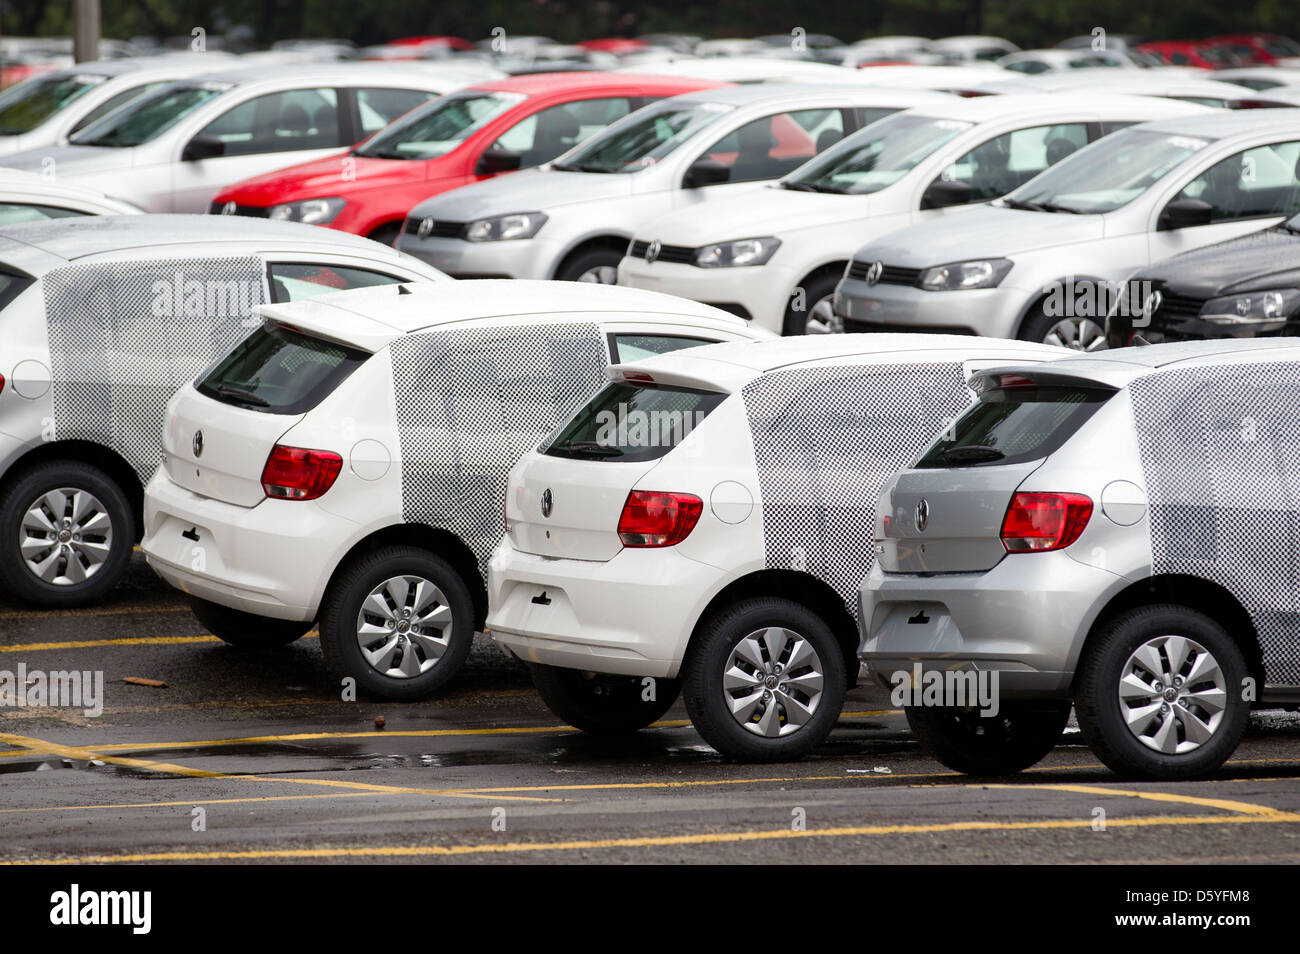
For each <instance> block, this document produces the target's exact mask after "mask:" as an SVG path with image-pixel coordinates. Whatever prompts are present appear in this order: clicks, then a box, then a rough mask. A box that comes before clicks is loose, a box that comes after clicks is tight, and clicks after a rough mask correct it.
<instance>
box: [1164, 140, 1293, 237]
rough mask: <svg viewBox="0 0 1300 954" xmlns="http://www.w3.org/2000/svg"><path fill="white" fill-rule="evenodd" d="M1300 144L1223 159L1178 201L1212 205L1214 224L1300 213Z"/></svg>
mask: <svg viewBox="0 0 1300 954" xmlns="http://www.w3.org/2000/svg"><path fill="white" fill-rule="evenodd" d="M1298 162H1300V142H1277V143H1271V144H1270V145H1267V146H1256V147H1255V148H1253V149H1247V150H1245V151H1244V152H1239V153H1237V154H1236V155H1234V156H1229V157H1228V158H1227V159H1223V160H1221V161H1219V162H1217V163H1215V164H1214V165H1212V166H1211V167H1210V168H1208V169H1206V170H1205V171H1204V172H1202V173H1201V174H1200V175H1199V176H1197V177H1196V178H1195V179H1193V180H1192V181H1191V182H1189V183H1188V184H1187V186H1186V188H1184V189H1183V191H1182V192H1179V193H1178V195H1177V196H1175V197H1174V198H1175V199H1200V200H1201V201H1202V202H1207V203H1209V206H1210V221H1211V222H1229V221H1232V220H1233V219H1249V218H1257V217H1260V216H1270V215H1290V214H1292V213H1294V212H1296V211H1300V181H1298V180H1297V176H1296V172H1297V170H1296V165H1297V163H1298Z"/></svg>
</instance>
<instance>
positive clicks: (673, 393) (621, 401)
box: [542, 381, 727, 463]
mask: <svg viewBox="0 0 1300 954" xmlns="http://www.w3.org/2000/svg"><path fill="white" fill-rule="evenodd" d="M726 398H727V395H725V394H719V393H718V392H716V391H699V390H695V389H694V388H681V387H671V386H668V385H659V384H640V383H631V382H627V381H618V382H614V383H613V384H609V385H606V386H605V388H604V389H603V390H601V391H600V392H599V393H598V394H597V395H596V396H595V397H594V398H592V399H591V401H590V402H588V404H587V405H586V406H585V407H583V408H582V409H581V410H580V411H578V413H577V414H575V415H574V416H573V417H572V418H571V419H570V420H569V422H568V423H567V424H563V425H561V426H560V428H559V429H558V430H557V431H556V432H555V433H554V434H553V435H552V436H551V437H550V438H549V439H548V440H547V441H546V442H545V443H544V444H543V445H542V453H544V454H546V455H548V456H550V457H568V458H571V459H574V460H609V461H616V462H628V463H632V462H636V461H644V460H658V459H659V458H660V457H663V456H664V455H665V454H667V453H668V452H669V451H670V450H672V449H673V448H674V447H676V446H677V445H678V444H680V443H681V442H682V441H683V440H685V439H686V436H687V435H688V434H690V433H691V431H693V430H694V429H695V428H696V427H698V426H699V425H700V423H701V422H703V420H704V419H705V418H706V417H708V416H709V414H710V413H711V412H712V411H713V409H714V408H716V407H717V406H718V405H719V404H721V403H722V402H723V401H724V400H726Z"/></svg>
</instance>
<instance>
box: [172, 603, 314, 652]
mask: <svg viewBox="0 0 1300 954" xmlns="http://www.w3.org/2000/svg"><path fill="white" fill-rule="evenodd" d="M190 611H191V612H192V613H193V614H194V615H195V616H196V617H198V620H199V622H200V623H202V624H203V625H204V627H206V628H207V630H208V632H210V633H211V634H212V635H213V636H216V637H218V638H220V639H222V640H224V641H225V642H227V643H230V645H232V646H238V647H239V648H240V649H277V648H279V647H280V646H287V645H289V644H290V643H292V642H293V641H294V640H297V639H301V638H302V637H303V636H304V635H305V634H306V633H307V631H308V630H310V629H311V620H306V621H301V620H292V619H272V618H271V617H269V616H258V615H256V614H255V613H245V612H243V611H242V610H237V609H232V608H231V607H229V606H222V605H221V604H220V603H213V602H210V601H208V600H201V599H199V598H198V597H196V596H191V597H190Z"/></svg>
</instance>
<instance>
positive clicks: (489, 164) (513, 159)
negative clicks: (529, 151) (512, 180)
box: [474, 149, 524, 176]
mask: <svg viewBox="0 0 1300 954" xmlns="http://www.w3.org/2000/svg"><path fill="white" fill-rule="evenodd" d="M523 161H524V157H523V156H521V155H519V153H517V152H513V151H511V150H509V149H486V150H484V152H483V155H481V156H479V157H478V164H477V165H476V166H474V174H475V175H478V176H494V175H496V174H497V173H498V172H514V171H515V170H517V169H518V168H519V167H520V166H521V165H523Z"/></svg>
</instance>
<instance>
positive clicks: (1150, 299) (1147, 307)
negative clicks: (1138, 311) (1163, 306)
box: [1142, 291, 1165, 320]
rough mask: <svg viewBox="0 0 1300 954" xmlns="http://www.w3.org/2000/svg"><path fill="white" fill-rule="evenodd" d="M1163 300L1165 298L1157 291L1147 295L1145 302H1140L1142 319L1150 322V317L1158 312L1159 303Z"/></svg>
mask: <svg viewBox="0 0 1300 954" xmlns="http://www.w3.org/2000/svg"><path fill="white" fill-rule="evenodd" d="M1164 300H1165V296H1164V295H1162V294H1160V292H1158V291H1153V292H1152V293H1151V294H1150V295H1147V298H1146V301H1144V302H1142V317H1143V318H1146V319H1147V320H1150V319H1151V316H1152V315H1154V314H1155V313H1156V312H1157V311H1159V310H1160V303H1161V302H1162V301H1164Z"/></svg>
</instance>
